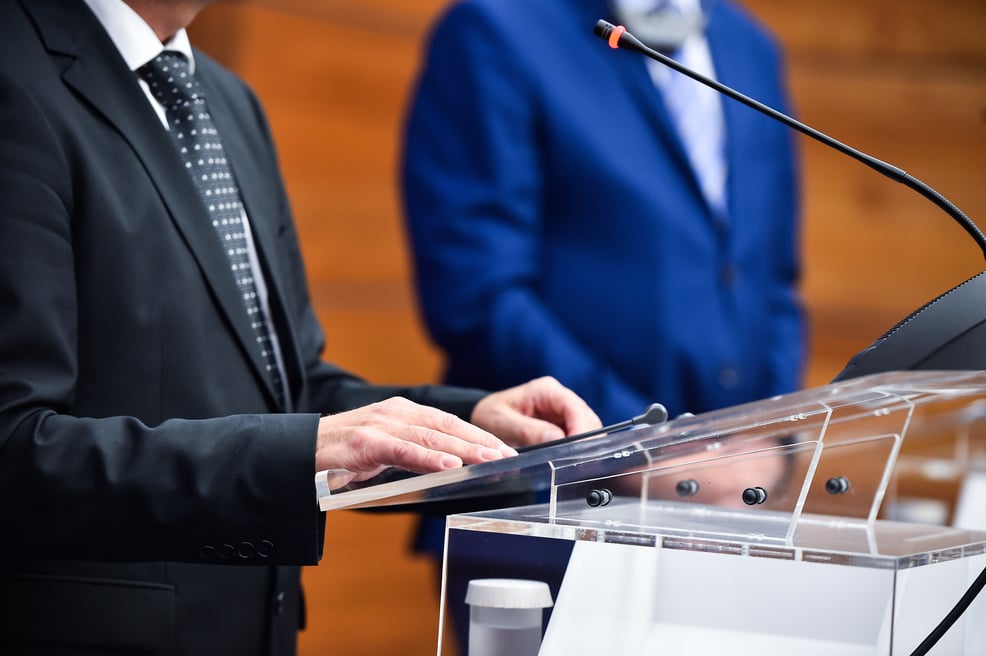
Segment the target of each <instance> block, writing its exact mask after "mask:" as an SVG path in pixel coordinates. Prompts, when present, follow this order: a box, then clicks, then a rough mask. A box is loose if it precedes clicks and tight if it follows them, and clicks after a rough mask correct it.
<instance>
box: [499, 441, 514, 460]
mask: <svg viewBox="0 0 986 656" xmlns="http://www.w3.org/2000/svg"><path fill="white" fill-rule="evenodd" d="M500 453H502V454H503V455H505V456H507V457H508V458H509V457H511V456H515V455H517V449H515V448H513V447H512V446H507V445H506V444H504V445H503V446H502V447H501V448H500Z"/></svg>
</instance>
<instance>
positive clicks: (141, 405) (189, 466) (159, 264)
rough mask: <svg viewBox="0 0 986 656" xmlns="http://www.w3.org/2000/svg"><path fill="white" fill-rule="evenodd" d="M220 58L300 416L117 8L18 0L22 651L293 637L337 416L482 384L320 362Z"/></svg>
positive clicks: (17, 540) (15, 92)
mask: <svg viewBox="0 0 986 656" xmlns="http://www.w3.org/2000/svg"><path fill="white" fill-rule="evenodd" d="M196 62H197V73H198V76H199V77H200V78H201V81H202V84H203V85H204V87H205V90H206V93H207V94H208V96H207V98H208V103H209V107H210V109H211V112H212V114H213V116H214V118H215V121H216V123H217V125H218V128H219V130H220V133H221V136H222V139H223V142H224V145H225V147H226V150H227V151H228V154H229V158H230V160H231V162H232V165H233V168H234V172H235V175H236V178H237V180H238V182H239V187H240V189H241V192H242V194H243V197H244V202H245V205H246V208H247V212H248V215H249V217H250V220H251V225H252V229H253V232H254V237H255V241H256V243H257V246H258V250H259V255H260V258H261V261H262V264H263V267H264V270H265V272H266V280H267V283H268V286H269V288H270V291H271V303H272V314H273V315H274V320H275V325H276V328H277V331H278V334H279V337H280V339H281V343H282V347H283V351H284V354H285V365H286V369H287V371H286V374H287V377H288V380H289V381H290V385H291V392H292V397H293V399H292V400H293V407H294V408H296V409H297V410H298V412H296V413H292V414H270V413H272V412H276V411H277V410H278V409H277V408H276V407H275V406H274V404H275V401H274V398H273V396H272V394H271V390H270V389H269V388H268V386H267V385H268V384H267V382H266V377H265V376H263V375H262V374H261V363H260V360H259V358H258V356H257V354H256V352H255V349H252V348H249V346H248V345H249V343H250V341H251V339H252V337H251V332H250V328H249V325H248V324H247V321H246V315H245V312H244V308H243V305H242V302H241V301H240V299H239V296H238V294H237V292H236V288H235V284H234V281H233V278H232V275H231V274H230V273H229V267H228V264H227V261H226V259H225V255H224V254H223V252H222V250H221V249H220V247H219V243H218V240H217V239H216V235H215V233H214V232H213V229H212V227H211V225H210V224H209V222H208V220H207V216H206V210H205V208H204V206H203V205H202V203H201V201H200V200H199V197H198V195H197V193H196V190H195V188H194V185H193V184H192V182H191V180H190V178H189V176H188V175H187V173H186V172H185V171H184V169H183V167H182V164H181V162H180V160H179V157H178V154H177V152H176V150H175V147H174V145H173V143H172V141H171V139H170V137H169V136H168V135H167V133H166V132H165V130H164V128H163V127H162V125H161V124H160V122H159V120H158V118H157V116H156V115H155V114H154V112H153V110H152V109H151V107H150V105H149V103H148V101H147V99H146V97H145V96H144V94H143V93H142V92H141V90H140V88H139V86H138V84H137V80H136V78H135V76H134V75H133V74H132V73H131V71H129V70H128V69H127V67H126V65H125V64H124V62H123V60H122V58H121V57H120V56H119V54H118V53H117V51H116V49H115V47H114V46H113V44H112V42H111V41H110V39H109V38H108V36H107V35H106V33H105V32H104V31H103V29H102V27H101V25H100V24H99V23H98V21H97V20H96V19H95V18H94V16H92V14H91V13H90V12H89V10H88V9H87V8H86V6H85V5H84V4H83V3H82V2H81V1H80V0H0V536H2V539H0V608H2V609H3V612H2V613H0V653H3V654H10V653H90V652H88V651H85V650H86V649H88V650H91V651H92V653H104V652H105V651H106V650H108V649H110V648H115V649H120V650H123V652H126V653H129V652H130V651H141V650H143V651H141V653H145V652H151V653H160V654H213V655H215V654H237V656H244V655H246V654H266V653H277V654H287V653H291V652H292V651H293V648H294V641H295V631H296V629H297V627H298V626H299V621H300V618H301V614H302V613H301V595H300V589H299V576H298V574H299V568H298V567H297V566H298V565H303V564H311V563H315V562H317V561H318V559H319V557H320V553H321V545H322V529H323V523H322V519H323V518H322V515H321V514H320V513H319V512H317V510H316V504H315V498H314V496H315V495H314V484H313V474H314V469H315V467H314V442H315V434H316V425H317V422H318V418H319V413H321V412H335V411H340V410H344V409H347V408H351V407H354V406H357V405H361V404H364V403H367V402H369V401H373V400H377V399H381V398H384V397H386V396H390V395H393V394H397V393H400V394H404V395H406V396H409V397H411V398H412V399H414V400H418V401H423V402H428V403H431V404H433V405H439V406H441V407H444V408H445V409H447V410H450V411H453V412H456V413H458V414H460V415H461V416H468V415H469V413H470V412H471V409H472V407H473V405H474V403H475V402H476V400H477V399H478V398H479V396H480V393H479V392H475V391H467V390H448V389H445V390H437V389H434V388H428V387H421V388H412V389H396V388H386V387H371V386H369V385H367V384H366V383H364V382H363V381H361V380H359V379H358V378H356V377H355V376H352V375H350V374H348V373H346V372H344V371H341V370H339V369H338V368H336V367H333V366H331V365H329V364H326V363H324V362H322V361H321V360H320V352H321V349H322V344H323V337H322V333H321V331H320V329H319V327H318V325H317V322H316V319H315V315H314V313H313V311H312V308H311V305H310V303H309V298H308V294H307V289H306V284H305V274H304V270H303V267H302V262H301V257H300V253H299V248H298V244H297V237H296V234H295V229H294V226H293V225H292V220H291V216H290V211H289V207H288V201H287V199H286V197H285V193H284V189H283V186H282V182H281V178H280V175H279V172H278V169H277V162H276V156H275V152H274V147H273V144H272V142H271V138H270V134H269V131H268V128H267V125H266V122H265V118H264V115H263V112H262V111H261V108H260V106H259V105H258V103H257V100H256V98H255V97H254V96H253V95H252V94H251V93H250V91H249V90H248V89H247V88H246V86H245V85H244V84H243V83H242V82H241V81H240V80H238V79H237V78H236V77H234V76H233V75H232V74H230V73H229V72H227V71H225V70H223V69H222V68H220V67H219V66H218V65H217V64H216V63H215V62H213V61H212V60H210V59H209V58H208V57H206V56H205V55H203V54H202V53H196ZM236 565H239V566H236ZM114 653H117V652H114Z"/></svg>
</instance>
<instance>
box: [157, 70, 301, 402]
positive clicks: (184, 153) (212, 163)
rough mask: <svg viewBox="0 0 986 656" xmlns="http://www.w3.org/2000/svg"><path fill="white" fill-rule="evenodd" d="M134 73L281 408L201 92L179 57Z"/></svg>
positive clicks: (236, 201)
mask: <svg viewBox="0 0 986 656" xmlns="http://www.w3.org/2000/svg"><path fill="white" fill-rule="evenodd" d="M138 73H139V74H140V76H141V77H142V78H143V79H144V81H146V82H147V84H148V85H149V86H150V89H151V94H152V95H153V96H154V98H156V99H157V101H158V102H159V103H161V105H162V106H163V107H164V110H165V116H166V117H167V120H168V126H169V128H170V130H169V132H170V133H171V136H172V138H173V139H174V141H175V143H176V145H177V146H178V151H179V153H180V154H181V159H182V161H183V162H184V163H185V169H186V170H187V171H188V172H189V174H190V175H191V176H192V179H193V180H194V182H195V186H196V187H197V188H198V190H199V195H200V196H201V197H202V200H203V202H204V203H205V206H206V208H207V209H208V210H209V218H210V219H211V220H212V225H213V227H214V228H215V229H216V235H217V236H218V238H219V240H220V242H221V243H222V245H223V250H224V251H225V252H226V255H227V257H228V259H229V264H230V269H231V270H232V273H233V277H234V278H235V280H236V286H237V288H238V289H239V291H240V296H241V297H242V298H243V302H244V304H245V306H246V312H247V316H248V317H249V319H250V325H251V327H252V328H253V332H254V335H255V337H256V340H257V346H258V347H259V349H260V353H261V355H262V356H263V360H264V365H265V366H266V369H267V372H268V374H269V376H270V379H271V383H272V384H273V387H274V392H275V395H276V398H277V402H278V405H279V407H281V408H283V407H284V383H283V378H282V377H281V370H280V368H279V367H278V365H277V357H276V355H275V353H274V346H273V340H272V338H271V334H270V330H269V328H268V325H267V318H266V317H265V316H264V312H263V310H261V308H260V304H259V301H258V298H257V288H256V285H255V283H254V280H253V270H252V268H251V266H250V258H249V252H248V249H247V241H246V233H245V229H246V227H245V226H244V223H243V221H244V216H245V214H244V210H243V203H242V200H241V198H240V190H239V188H238V187H237V185H236V179H235V178H234V177H233V171H232V169H231V168H230V166H229V162H228V161H227V160H226V152H225V150H223V145H222V141H221V140H220V138H219V133H218V132H217V131H216V126H215V124H214V123H213V121H212V116H210V115H209V110H208V108H207V107H206V104H205V95H204V94H203V92H202V89H201V87H200V86H199V83H198V80H196V79H195V76H194V75H192V73H191V70H190V68H189V65H188V62H187V61H186V59H185V56H184V55H182V54H181V53H178V52H170V51H165V52H162V53H161V54H160V55H158V56H157V57H155V58H154V59H153V60H151V61H150V62H148V63H147V64H145V65H144V66H142V67H141V68H140V69H139V71H138Z"/></svg>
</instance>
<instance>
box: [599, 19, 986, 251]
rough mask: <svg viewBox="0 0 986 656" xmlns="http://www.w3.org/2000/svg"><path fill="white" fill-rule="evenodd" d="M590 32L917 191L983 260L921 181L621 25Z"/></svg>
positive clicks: (948, 208) (960, 217) (949, 206)
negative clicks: (654, 45)
mask: <svg viewBox="0 0 986 656" xmlns="http://www.w3.org/2000/svg"><path fill="white" fill-rule="evenodd" d="M592 31H593V34H595V35H596V36H598V37H599V38H601V39H603V40H605V41H607V42H608V43H609V46H610V47H611V48H614V49H619V48H623V49H624V50H632V51H634V52H638V53H640V54H642V55H644V56H646V57H649V58H651V59H653V60H656V61H659V62H661V63H662V64H664V65H665V66H667V67H668V68H671V69H674V70H675V71H678V72H679V73H681V74H682V75H686V76H688V77H690V78H692V79H693V80H696V81H698V82H701V83H702V84H704V85H705V86H707V87H711V88H713V89H715V90H716V91H718V92H719V93H721V94H723V95H724V96H728V97H730V98H732V99H733V100H736V101H739V102H741V103H743V104H744V105H746V106H747V107H751V108H752V109H755V110H757V111H758V112H760V113H762V114H766V115H767V116H769V117H771V118H773V119H774V120H777V121H780V122H781V123H783V124H784V125H786V126H788V127H790V128H792V129H794V130H797V131H798V132H800V133H802V134H804V135H807V136H809V137H811V138H812V139H814V140H816V141H819V142H821V143H823V144H825V145H827V146H829V147H831V148H834V149H836V150H838V151H839V152H841V153H843V154H845V155H848V156H849V157H852V158H853V159H855V160H857V161H859V162H862V163H863V164H865V165H867V166H869V167H870V168H871V169H873V170H875V171H877V172H879V173H882V174H883V175H885V176H886V177H888V178H890V179H891V180H895V181H896V182H899V183H901V184H903V185H904V186H906V187H908V188H910V189H912V190H914V191H916V192H918V193H919V194H921V195H922V196H924V197H925V198H927V199H928V200H930V201H931V202H932V203H934V204H935V205H937V206H938V207H939V208H941V209H942V210H944V211H945V213H946V214H948V215H949V216H950V217H952V219H954V220H955V221H956V222H957V223H958V224H959V225H960V226H962V228H963V229H964V230H965V231H966V232H967V233H969V235H970V236H971V237H972V238H973V239H974V240H975V241H976V243H977V244H979V249H980V250H981V251H982V252H983V257H984V258H986V236H984V235H983V232H982V230H980V229H979V226H977V225H976V224H975V223H973V222H972V220H971V219H970V218H969V217H968V216H966V215H965V213H964V212H963V211H962V210H960V209H959V208H958V207H956V206H955V205H954V204H953V203H952V202H951V201H949V200H948V199H947V198H945V197H944V196H942V195H941V194H940V193H938V192H937V191H935V190H934V189H932V188H931V187H930V186H928V185H927V184H925V183H924V182H922V181H921V180H918V179H917V178H915V177H914V176H912V175H910V174H908V173H907V172H906V171H904V170H902V169H899V168H897V167H896V166H893V165H891V164H888V163H886V162H884V161H882V160H879V159H877V158H875V157H871V156H870V155H867V154H866V153H864V152H861V151H859V150H856V149H855V148H853V147H851V146H847V145H846V144H844V143H842V142H841V141H837V140H836V139H833V138H832V137H830V136H828V135H826V134H824V133H822V132H819V131H818V130H816V129H814V128H812V127H810V126H808V125H805V124H804V123H801V122H800V121H797V120H795V119H793V118H791V117H790V116H788V115H787V114H783V113H781V112H779V111H777V110H776V109H774V108H772V107H769V106H768V105H765V104H763V103H761V102H759V101H757V100H754V99H753V98H750V97H749V96H747V95H744V94H742V93H740V92H739V91H736V90H735V89H732V88H730V87H728V86H726V85H724V84H722V83H720V82H718V81H716V80H713V79H711V78H708V77H705V76H704V75H702V74H700V73H697V72H695V71H693V70H691V69H690V68H688V67H686V66H683V65H682V64H679V63H678V62H676V61H675V60H674V59H672V58H670V57H668V56H667V55H664V54H662V53H660V52H658V51H657V50H654V49H653V48H650V47H648V46H646V45H644V43H643V42H641V41H640V39H638V38H637V37H635V36H634V35H632V34H631V33H630V32H627V30H626V28H625V27H623V26H622V25H613V24H612V23H610V22H608V21H605V20H599V21H597V22H596V25H595V27H593V29H592Z"/></svg>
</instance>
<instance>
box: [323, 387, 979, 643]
mask: <svg viewBox="0 0 986 656" xmlns="http://www.w3.org/2000/svg"><path fill="white" fill-rule="evenodd" d="M394 474H395V475H393V476H391V478H392V480H386V478H385V479H384V480H383V481H382V482H379V483H378V484H375V485H369V486H364V487H361V488H354V489H347V488H343V489H341V490H332V491H330V490H329V489H328V488H329V486H330V483H331V480H332V477H331V475H328V474H327V473H325V472H322V473H320V474H319V476H317V482H318V484H319V485H320V486H321V487H320V499H319V502H320V505H321V507H322V509H323V510H332V509H337V508H359V507H370V506H387V505H394V506H408V505H410V507H415V506H417V505H418V504H432V503H441V504H449V507H450V508H453V509H454V507H455V505H454V504H456V503H458V502H461V503H464V504H467V503H469V502H470V501H472V500H475V499H476V498H483V497H485V498H489V499H493V500H495V499H497V498H506V497H502V496H501V497H498V496H497V495H509V494H513V493H517V492H524V491H527V492H533V493H539V494H541V495H542V497H543V498H545V499H546V501H545V502H543V503H539V504H533V505H526V506H521V507H513V508H503V509H498V510H486V511H482V512H472V513H464V514H453V515H451V516H450V517H449V519H448V528H447V534H446V562H445V576H444V587H445V593H446V594H445V600H444V604H443V611H442V612H443V614H444V613H445V612H446V610H447V608H448V606H449V605H451V604H465V598H464V595H465V590H466V587H467V585H468V582H469V581H470V580H475V579H477V578H506V579H525V580H526V579H534V580H539V581H544V582H545V583H547V584H548V585H549V587H550V590H551V593H552V596H553V601H554V603H553V605H552V606H551V607H549V608H546V609H545V610H544V626H545V630H544V634H543V641H542V643H541V647H540V651H539V652H538V653H539V654H542V655H549V654H661V653H668V654H671V653H688V654H750V655H753V654H756V655H758V656H760V655H763V654H799V655H802V654H819V655H821V654H825V655H826V656H829V655H833V654H845V655H856V654H860V655H862V654H867V655H870V654H873V655H881V656H882V655H888V656H899V655H902V654H904V655H906V654H910V653H911V652H912V651H913V650H914V649H915V647H917V646H918V645H919V644H920V643H921V642H922V640H924V639H925V638H926V636H927V635H928V634H929V633H931V632H932V630H933V629H934V628H935V626H936V625H937V624H938V623H939V621H940V620H941V619H942V618H944V617H945V615H946V613H948V612H949V611H950V610H951V609H952V608H953V606H954V605H955V604H956V602H957V601H958V600H959V598H960V597H962V595H963V594H964V593H965V592H966V591H967V589H968V588H969V586H970V584H971V583H972V582H973V581H974V580H975V579H976V578H977V576H979V574H980V572H982V571H983V570H984V569H986V498H984V497H986V494H984V492H983V490H984V489H986V486H984V485H983V481H984V479H986V372H954V371H953V372H893V373H887V374H878V375H874V376H868V377H864V378H858V379H854V380H849V381H845V382H840V383H837V384H832V385H828V386H825V387H820V388H816V389H812V390H807V391H803V392H798V393H794V394H789V395H784V396H779V397H775V398H772V399H766V400H763V401H758V402H755V403H750V404H745V405H741V406H735V407H732V408H728V409H725V410H721V411H717V412H712V413H707V414H703V415H697V416H694V417H687V418H681V419H676V420H673V421H669V422H666V423H663V424H659V425H656V426H645V427H639V428H632V429H629V430H624V431H620V432H615V433H610V434H608V435H604V436H600V437H595V438H590V439H587V440H584V441H577V442H571V443H566V444H559V445H554V446H548V447H546V448H541V449H536V450H533V451H528V452H524V453H521V454H520V455H518V456H517V457H515V458H510V459H506V460H502V461H497V462H490V463H484V464H481V465H474V466H470V467H464V468H461V469H458V470H452V471H446V472H441V473H437V474H431V475H427V476H416V477H402V476H400V475H397V474H396V473H394ZM915 508H925V509H927V508H937V509H939V511H940V512H937V514H934V516H931V515H928V514H927V513H923V514H921V513H919V514H917V516H918V517H929V518H930V520H931V521H933V522H934V523H927V522H928V520H923V521H924V522H925V523H916V522H914V521H900V519H901V518H904V519H911V518H912V517H913V514H909V513H913V510H914V509H915ZM477 550H482V552H483V553H484V554H486V555H487V556H489V557H486V558H484V559H483V562H482V563H477V562H474V560H473V559H472V558H470V554H473V553H475V552H476V551H477ZM439 625H440V626H442V625H443V623H442V622H441V620H440V622H439ZM441 638H442V637H441V634H440V635H439V653H441ZM930 653H932V654H968V655H972V654H986V599H983V598H980V599H976V600H975V601H974V602H973V603H972V605H971V606H970V607H969V608H968V609H967V610H966V612H965V613H964V614H963V615H962V616H961V617H960V618H959V620H958V621H957V622H956V623H955V624H954V626H952V627H951V629H950V630H949V631H948V632H947V633H945V635H944V637H942V638H941V640H940V641H939V642H938V644H937V645H936V646H935V648H934V649H933V650H932V651H931V652H930Z"/></svg>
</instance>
